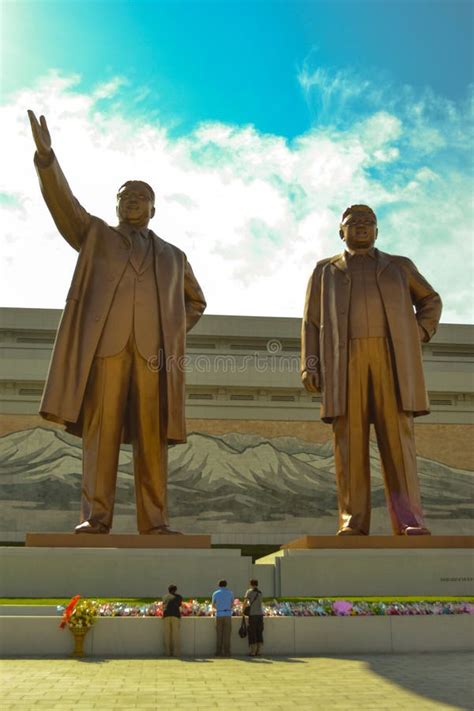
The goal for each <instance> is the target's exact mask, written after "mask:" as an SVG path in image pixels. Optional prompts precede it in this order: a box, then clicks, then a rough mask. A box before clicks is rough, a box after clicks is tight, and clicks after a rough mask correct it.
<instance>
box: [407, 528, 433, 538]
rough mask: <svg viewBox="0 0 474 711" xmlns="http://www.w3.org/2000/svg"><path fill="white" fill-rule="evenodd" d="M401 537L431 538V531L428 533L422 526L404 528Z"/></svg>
mask: <svg viewBox="0 0 474 711" xmlns="http://www.w3.org/2000/svg"><path fill="white" fill-rule="evenodd" d="M402 536H431V531H428V529H427V528H425V527H424V526H406V527H405V528H404V529H403V531H402Z"/></svg>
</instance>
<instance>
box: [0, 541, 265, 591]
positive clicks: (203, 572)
mask: <svg viewBox="0 0 474 711" xmlns="http://www.w3.org/2000/svg"><path fill="white" fill-rule="evenodd" d="M263 570H265V568H263V569H262V571H263ZM252 573H253V566H252V559H251V558H250V557H243V556H241V554H240V550H237V549H228V550H225V549H195V550H182V549H130V548H123V549H118V548H70V549H67V548H43V547H29V548H27V547H25V548H19V547H8V546H5V547H3V548H0V597H69V596H73V595H82V596H83V597H152V598H153V597H161V596H162V595H163V594H164V593H165V592H166V590H167V588H168V585H170V584H171V583H174V584H175V585H177V586H178V589H179V592H180V593H181V594H182V595H184V596H185V597H190V596H194V597H198V596H199V597H206V596H210V594H211V593H212V591H213V590H215V589H216V587H217V581H218V580H219V579H220V578H226V579H227V580H228V582H229V587H230V588H231V589H232V590H233V591H234V593H235V595H239V596H240V595H242V594H243V592H245V590H247V588H248V582H249V578H251V577H252ZM269 594H272V593H271V592H270V593H269Z"/></svg>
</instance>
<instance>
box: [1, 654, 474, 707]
mask: <svg viewBox="0 0 474 711" xmlns="http://www.w3.org/2000/svg"><path fill="white" fill-rule="evenodd" d="M0 664H1V670H2V704H1V709H2V711H13V710H14V709H15V710H17V711H28V710H29V709H32V710H33V709H46V708H47V709H60V710H61V711H69V710H71V711H73V710H74V711H79V710H80V709H84V711H87V709H100V710H101V711H107V710H108V709H131V710H134V709H144V710H145V709H160V710H161V709H163V710H164V709H176V711H191V710H192V711H194V710H198V709H203V710H204V709H226V710H228V711H239V710H240V709H242V711H244V709H245V711H248V709H249V708H255V709H258V710H259V711H277V710H278V711H289V710H290V709H297V710H298V711H315V710H317V709H321V710H323V709H324V710H329V711H336V710H337V709H345V710H347V709H350V708H357V709H359V710H360V711H365V710H366V709H377V711H383V710H384V709H393V710H395V709H396V710H397V711H403V710H406V711H422V710H423V709H473V708H474V683H473V678H474V674H473V673H472V672H473V671H474V655H470V654H466V653H462V654H461V653H445V654H403V655H382V654H374V655H364V656H357V657H332V658H329V657H294V658H293V657H291V658H286V657H284V658H282V657H275V658H265V657H263V658H261V659H245V658H233V659H213V658H211V659H183V660H179V659H162V658H160V659H100V658H90V659H84V660H73V659H4V660H2V661H1V663H0Z"/></svg>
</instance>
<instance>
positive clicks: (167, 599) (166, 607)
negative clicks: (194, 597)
mask: <svg viewBox="0 0 474 711" xmlns="http://www.w3.org/2000/svg"><path fill="white" fill-rule="evenodd" d="M177 590H178V588H177V587H176V585H169V586H168V594H167V595H165V596H164V597H163V639H164V643H165V653H166V655H167V656H168V657H179V656H180V654H181V644H180V641H181V640H180V637H181V630H180V627H181V605H182V603H183V598H182V597H181V595H178V593H177Z"/></svg>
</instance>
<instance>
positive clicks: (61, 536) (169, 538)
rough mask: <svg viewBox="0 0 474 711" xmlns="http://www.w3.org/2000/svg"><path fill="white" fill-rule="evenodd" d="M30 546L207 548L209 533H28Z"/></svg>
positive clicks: (27, 543) (26, 541)
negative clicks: (187, 534) (147, 534)
mask: <svg viewBox="0 0 474 711" xmlns="http://www.w3.org/2000/svg"><path fill="white" fill-rule="evenodd" d="M25 545H26V546H28V547H33V548H173V549H174V548H182V549H185V550H189V549H191V548H210V547H211V537H210V536H185V535H149V536H143V535H138V534H133V533H27V534H26V539H25Z"/></svg>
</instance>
